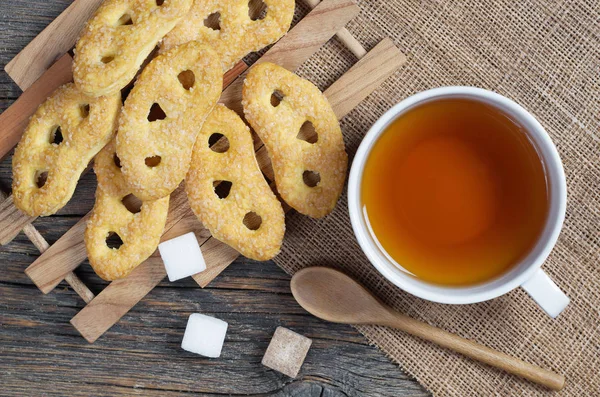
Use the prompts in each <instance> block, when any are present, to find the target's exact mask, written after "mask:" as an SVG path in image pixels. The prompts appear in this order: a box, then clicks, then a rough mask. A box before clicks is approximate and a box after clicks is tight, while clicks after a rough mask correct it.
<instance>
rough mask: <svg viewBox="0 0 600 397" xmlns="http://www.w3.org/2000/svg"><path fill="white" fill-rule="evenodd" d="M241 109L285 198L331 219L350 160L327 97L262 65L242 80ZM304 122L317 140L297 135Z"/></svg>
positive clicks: (316, 215)
mask: <svg viewBox="0 0 600 397" xmlns="http://www.w3.org/2000/svg"><path fill="white" fill-rule="evenodd" d="M275 92H277V93H280V94H281V95H282V96H283V98H282V99H281V100H280V102H279V103H272V102H271V100H272V98H271V97H272V95H273V94H274V93H275ZM242 104H243V106H244V115H245V116H246V119H247V120H248V122H249V123H250V125H251V126H252V128H253V129H254V131H256V133H257V134H258V136H259V137H260V139H261V140H262V141H263V142H264V143H265V146H266V147H267V150H268V152H269V156H270V157H271V162H272V163H273V170H274V172H275V182H276V184H277V190H278V192H279V194H280V195H281V197H282V198H283V199H284V200H285V201H286V202H287V203H288V204H289V205H290V206H291V207H293V208H295V209H296V210H298V211H299V212H301V213H303V214H305V215H308V216H311V217H314V218H321V217H323V216H325V215H327V214H329V213H330V212H331V211H332V210H333V208H334V207H335V204H336V203H337V200H338V198H339V196H340V194H341V192H342V188H343V186H344V181H345V179H346V169H347V165H348V157H347V155H346V152H345V149H344V139H343V137H342V132H341V130H340V125H339V123H338V120H337V117H336V116H335V114H334V112H333V110H332V109H331V105H330V104H329V102H328V101H327V99H326V98H325V96H324V95H323V94H322V93H321V91H319V89H318V88H317V87H315V86H314V85H313V84H312V83H311V82H309V81H307V80H304V79H302V78H300V77H298V76H296V75H295V74H294V73H292V72H289V71H288V70H286V69H284V68H282V67H280V66H277V65H275V64H272V63H261V64H258V65H255V66H254V67H252V68H251V69H250V71H249V73H248V76H247V77H246V80H245V81H244V88H243V101H242ZM306 122H309V123H312V126H313V127H314V130H315V132H316V137H315V136H314V135H315V134H313V135H311V136H310V138H308V139H307V140H305V139H306V138H305V139H302V136H301V135H300V136H299V132H300V131H301V128H302V129H303V125H305V123H306ZM311 138H316V141H315V140H314V139H311Z"/></svg>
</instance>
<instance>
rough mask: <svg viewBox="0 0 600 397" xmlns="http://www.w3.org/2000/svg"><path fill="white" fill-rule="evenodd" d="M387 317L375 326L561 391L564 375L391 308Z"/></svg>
mask: <svg viewBox="0 0 600 397" xmlns="http://www.w3.org/2000/svg"><path fill="white" fill-rule="evenodd" d="M389 314H390V315H389V316H386V318H385V319H383V320H382V321H381V322H379V323H378V324H379V325H385V326H388V327H392V328H397V329H399V330H402V331H404V332H406V333H408V334H411V335H414V336H418V337H419V338H422V339H425V340H428V341H430V342H433V343H436V344H438V345H439V346H442V347H445V348H448V349H450V350H453V351H455V352H458V353H461V354H463V355H465V356H467V357H470V358H472V359H474V360H477V361H481V362H483V363H486V364H488V365H491V366H492V367H496V368H499V369H502V370H504V371H506V372H509V373H511V374H514V375H517V376H520V377H522V378H525V379H528V380H530V381H532V382H535V383H537V384H539V385H542V386H545V387H548V388H550V389H552V390H561V389H562V388H563V386H564V385H565V377H564V376H563V375H560V374H557V373H555V372H552V371H549V370H547V369H544V368H540V367H538V366H536V365H533V364H529V363H526V362H525V361H522V360H519V359H518V358H515V357H511V356H509V355H507V354H504V353H501V352H499V351H497V350H494V349H491V348H489V347H486V346H483V345H481V344H479V343H476V342H473V341H471V340H468V339H465V338H461V337H460V336H458V335H455V334H452V333H450V332H447V331H444V330H442V329H440V328H436V327H433V326H431V325H429V324H426V323H424V322H421V321H418V320H415V319H414V318H411V317H408V316H405V315H403V314H401V313H398V312H396V311H394V310H392V309H389Z"/></svg>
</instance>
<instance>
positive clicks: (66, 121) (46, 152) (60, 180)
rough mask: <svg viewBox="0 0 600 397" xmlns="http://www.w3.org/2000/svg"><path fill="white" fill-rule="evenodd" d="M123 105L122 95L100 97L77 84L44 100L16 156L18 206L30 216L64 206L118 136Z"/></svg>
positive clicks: (32, 119) (16, 203) (54, 210)
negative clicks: (87, 170)
mask: <svg viewBox="0 0 600 397" xmlns="http://www.w3.org/2000/svg"><path fill="white" fill-rule="evenodd" d="M120 108H121V96H120V95H119V94H113V95H110V96H106V97H99V98H96V97H92V96H89V95H86V94H83V93H81V92H80V91H79V90H78V89H77V88H76V87H75V85H74V84H72V83H71V84H66V85H64V86H62V87H60V88H58V89H57V90H56V91H55V92H54V93H53V94H52V95H51V96H50V97H49V98H48V99H47V100H46V101H45V102H44V103H43V104H41V105H40V107H39V108H38V109H37V111H36V112H35V114H34V115H33V116H32V117H31V120H30V121H29V125H28V126H27V128H26V129H25V132H24V133H23V137H22V138H21V141H20V142H19V144H18V146H17V149H16V150H15V155H14V157H13V160H12V164H13V199H14V203H15V205H16V206H17V208H19V209H20V210H21V211H23V212H25V213H26V214H27V215H30V216H46V215H51V214H54V213H55V212H56V211H58V210H59V209H61V208H62V207H63V206H64V205H65V204H66V203H67V202H68V201H69V199H70V198H71V196H72V195H73V192H74V191H75V187H76V186H77V181H78V180H79V176H80V175H81V173H82V172H83V170H85V168H86V167H87V165H88V164H89V162H90V161H91V160H92V158H93V157H94V156H95V155H96V153H98V152H99V151H100V150H101V149H102V147H104V145H106V143H107V142H108V141H110V139H111V138H112V137H113V134H114V132H115V130H116V126H117V119H118V117H117V116H118V113H119V109H120Z"/></svg>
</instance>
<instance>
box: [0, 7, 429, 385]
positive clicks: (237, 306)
mask: <svg viewBox="0 0 600 397" xmlns="http://www.w3.org/2000/svg"><path fill="white" fill-rule="evenodd" d="M69 4H70V1H69V0H36V1H31V0H30V1H25V0H12V1H10V2H9V1H2V4H0V37H2V38H1V39H0V66H1V67H2V68H3V67H4V65H6V63H7V62H8V61H9V60H10V59H11V58H12V57H14V56H15V55H16V54H17V53H18V52H19V51H20V50H21V49H22V48H23V47H24V46H25V45H26V44H27V43H28V42H29V41H30V40H31V39H32V38H33V37H34V36H35V35H36V34H37V33H39V32H40V31H41V30H42V29H43V28H44V27H45V26H47V25H48V24H49V23H50V22H51V21H52V20H53V19H54V18H55V17H56V16H57V15H58V14H59V13H60V12H61V11H62V10H63V9H65V8H66V7H67V6H68V5H69ZM19 94H20V89H19V88H18V87H17V86H16V84H14V83H13V82H12V81H11V80H10V78H8V76H7V75H6V74H5V73H4V72H1V73H0V110H1V111H4V110H5V109H6V108H7V107H8V106H10V105H11V104H12V103H13V102H14V100H15V99H16V98H17V97H18V96H19ZM0 185H1V186H2V187H4V188H6V187H8V186H10V157H9V158H7V159H5V160H4V161H3V162H2V163H1V164H0ZM94 189H95V181H94V175H93V173H88V174H87V175H86V176H84V178H83V179H82V181H81V182H80V184H79V186H78V188H77V191H76V193H75V196H74V197H73V199H72V200H71V202H70V204H69V205H68V206H67V207H65V208H64V209H63V210H61V211H60V212H59V214H58V215H56V216H53V217H50V218H41V219H38V220H36V221H35V223H34V225H35V226H36V227H37V228H38V229H39V230H40V232H41V233H42V235H43V236H44V237H45V238H46V239H47V240H48V241H49V242H50V243H53V242H54V241H56V240H57V239H58V238H59V237H60V236H61V235H62V234H63V233H64V232H65V231H67V230H68V229H69V227H71V226H72V225H74V224H75V223H76V222H77V220H78V219H79V218H80V217H81V216H82V215H83V214H85V213H87V212H88V211H89V210H90V209H91V208H92V206H93V192H94ZM38 255H39V252H38V251H37V249H36V248H35V247H34V246H33V244H32V243H31V242H30V241H29V240H27V238H26V237H25V235H24V234H23V233H21V234H19V235H18V236H17V238H16V239H15V240H14V241H13V242H11V243H10V244H9V245H7V246H6V247H3V248H1V249H0V267H1V272H0V357H1V359H0V384H1V385H2V391H1V393H0V394H2V395H41V394H44V395H76V394H79V395H112V396H114V395H132V394H139V395H160V396H167V395H175V394H180V393H181V392H196V393H207V394H213V395H221V394H232V395H237V394H253V395H277V396H292V395H293V396H335V395H349V396H357V395H381V396H425V395H427V393H426V392H425V391H424V390H423V389H422V388H421V387H420V386H419V385H418V383H416V382H415V381H414V380H412V379H410V378H409V377H408V376H406V375H404V374H403V373H402V372H401V371H400V370H399V369H398V366H397V365H396V364H394V363H392V362H391V361H390V360H389V359H388V358H386V357H385V355H384V354H383V353H382V352H381V351H379V350H378V349H376V348H374V347H371V346H369V345H368V343H367V342H366V340H365V339H364V338H363V337H362V336H361V335H360V334H359V333H358V332H357V331H355V330H354V329H353V328H351V327H349V326H344V325H336V324H330V323H325V322H323V321H320V320H318V319H316V318H314V317H312V316H310V315H309V314H307V313H306V312H305V311H303V310H302V309H301V308H300V307H299V306H298V305H297V304H296V302H295V301H294V299H293V297H292V296H291V293H290V289H289V279H290V278H289V276H288V275H286V274H285V273H284V272H283V271H282V270H281V269H279V268H278V267H277V266H276V265H275V264H274V263H272V262H264V263H258V262H253V261H249V260H246V259H239V260H237V261H236V262H235V263H234V264H232V265H231V266H230V267H229V268H228V269H227V270H225V271H224V272H223V274H222V275H221V276H219V277H218V278H217V279H216V280H215V281H213V282H212V283H211V284H210V285H209V286H208V287H207V288H205V289H204V290H202V289H200V288H198V286H197V284H196V283H195V282H194V281H193V280H192V279H191V278H189V279H186V280H181V281H179V282H175V283H169V282H168V281H163V282H162V283H161V284H159V286H158V287H157V288H155V289H154V290H153V291H152V292H151V293H150V294H149V295H148V296H147V297H146V298H145V299H143V300H142V301H141V302H140V303H139V304H138V305H137V306H136V307H135V308H134V309H133V310H132V311H131V312H129V313H128V314H127V315H126V316H125V317H123V319H121V321H120V322H119V323H117V325H116V326H114V327H113V328H112V329H111V330H110V331H108V332H107V333H106V334H105V335H104V336H103V337H102V338H100V339H99V340H98V341H96V342H95V343H94V344H92V345H90V344H88V343H87V342H86V341H85V340H84V339H83V338H82V337H81V336H80V335H79V334H78V333H77V331H76V330H75V329H74V328H73V327H72V325H71V324H70V323H69V320H70V319H71V318H72V317H73V316H74V315H75V314H76V313H77V312H78V311H79V310H81V309H82V308H83V306H84V302H83V301H82V300H81V299H80V298H79V297H78V296H77V295H76V294H75V293H74V292H73V291H72V290H71V289H70V288H68V287H66V284H64V283H63V284H61V285H60V286H59V288H57V289H56V290H54V291H53V292H52V293H50V294H49V295H43V294H41V292H40V291H39V290H38V289H37V288H36V287H35V286H34V285H33V284H32V283H31V281H30V280H29V279H28V278H27V276H25V274H24V273H23V270H24V269H25V268H26V267H27V266H28V265H29V264H30V263H31V262H32V261H33V260H34V259H35V258H36V257H37V256H38ZM76 273H77V274H78V275H79V276H80V277H81V278H82V279H83V280H84V281H85V283H86V284H87V285H88V286H89V287H90V288H91V289H92V291H93V292H94V293H99V292H100V291H101V290H102V289H103V288H104V286H105V285H106V283H105V282H104V281H102V280H100V279H99V278H98V277H96V276H95V274H94V273H93V272H92V270H91V268H90V267H89V266H88V265H87V264H84V265H82V266H81V267H80V268H79V269H78V270H77V271H76ZM192 312H201V313H206V314H209V315H214V316H216V317H218V318H221V319H223V320H225V321H227V322H228V323H229V330H228V333H227V338H226V342H225V346H224V349H223V354H222V356H221V358H220V359H203V358H201V357H199V356H196V355H193V354H191V353H187V352H185V351H182V350H181V348H180V343H181V338H182V336H183V331H184V328H185V324H186V321H187V317H188V315H189V314H190V313H192ZM279 325H282V326H285V327H289V328H291V329H293V330H294V331H297V332H299V333H301V334H303V335H306V336H308V337H310V338H312V339H313V345H312V347H311V350H310V351H309V354H308V357H307V359H306V362H305V364H304V366H303V368H302V371H301V372H300V375H299V376H298V378H297V379H295V380H292V379H289V378H287V377H285V376H284V375H281V374H278V373H276V372H274V371H272V370H269V369H267V368H265V367H263V366H262V365H261V364H260V360H261V358H262V355H263V353H264V351H265V349H266V347H267V345H268V342H269V340H270V338H271V336H272V334H273V332H274V331H275V328H276V327H277V326H279Z"/></svg>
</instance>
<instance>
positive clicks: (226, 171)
mask: <svg viewBox="0 0 600 397" xmlns="http://www.w3.org/2000/svg"><path fill="white" fill-rule="evenodd" d="M215 134H220V135H223V136H224V137H225V138H221V141H219V142H218V143H217V144H216V145H213V146H212V148H211V147H210V146H209V140H210V141H212V140H211V137H213V135H215ZM217 136H218V135H217ZM223 141H225V142H228V147H227V144H224V143H223ZM186 192H187V195H188V200H189V202H190V206H191V208H192V210H193V211H194V213H195V214H196V216H197V217H198V219H200V221H201V222H202V224H203V225H204V226H205V227H206V228H208V230H210V232H211V234H212V235H213V236H214V237H216V238H217V239H219V240H221V241H223V242H225V243H226V244H229V245H230V246H231V247H233V248H235V249H236V250H237V251H239V252H240V253H241V254H242V255H244V256H246V257H248V258H251V259H256V260H268V259H271V258H273V257H274V256H275V255H277V253H279V249H280V248H281V242H282V240H283V235H284V233H285V215H284V213H283V208H282V207H281V203H280V202H279V200H277V198H276V197H275V195H274V194H273V192H272V191H271V188H270V187H269V185H268V184H267V181H266V180H265V178H264V177H263V175H262V173H261V171H260V168H259V167H258V164H257V162H256V157H255V156H254V145H253V142H252V135H251V134H250V129H249V128H248V127H247V126H246V124H244V122H243V121H242V119H240V117H239V116H238V115H237V114H236V113H235V112H234V111H232V110H230V109H228V108H227V107H225V106H224V105H217V106H216V107H215V108H214V110H213V111H212V112H211V113H210V115H209V116H208V117H207V119H206V121H205V122H204V125H203V126H202V130H201V131H200V134H199V135H198V138H197V140H196V144H195V145H194V152H193V154H192V162H191V165H190V170H189V172H188V174H187V177H186ZM219 193H220V194H221V197H223V198H221V197H220V196H219V195H218V194H219ZM257 216H258V217H257Z"/></svg>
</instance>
